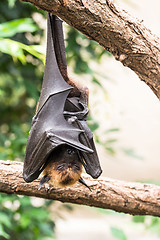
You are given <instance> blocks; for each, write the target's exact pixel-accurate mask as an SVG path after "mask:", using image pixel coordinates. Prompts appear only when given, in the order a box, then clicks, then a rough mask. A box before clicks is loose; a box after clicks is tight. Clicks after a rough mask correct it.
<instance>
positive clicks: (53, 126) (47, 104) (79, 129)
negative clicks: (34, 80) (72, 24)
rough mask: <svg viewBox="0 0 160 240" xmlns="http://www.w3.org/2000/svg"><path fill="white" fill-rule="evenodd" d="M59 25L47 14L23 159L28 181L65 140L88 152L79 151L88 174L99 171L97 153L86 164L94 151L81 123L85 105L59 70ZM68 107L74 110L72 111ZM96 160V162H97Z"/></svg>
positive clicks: (61, 55)
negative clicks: (42, 69)
mask: <svg viewBox="0 0 160 240" xmlns="http://www.w3.org/2000/svg"><path fill="white" fill-rule="evenodd" d="M57 24H58V25H57ZM61 25H62V24H61V22H60V20H59V22H58V18H57V17H56V18H54V19H53V18H52V15H49V16H48V34H47V54H46V64H45V72H44V79H43V84H42V91H41V95H40V100H39V106H38V111H37V113H36V115H35V116H34V118H33V121H32V128H31V130H30V133H29V138H28V141H27V147H26V155H25V160H24V168H23V177H24V179H25V181H27V182H31V181H33V180H34V179H36V178H37V177H38V176H39V174H40V173H41V172H42V171H43V169H44V167H45V163H46V161H47V159H48V157H49V155H50V153H51V152H52V151H53V150H54V149H55V148H56V147H58V146H60V145H62V144H67V145H69V146H72V147H74V148H76V149H77V150H78V152H80V153H84V152H85V153H86V154H87V155H86V156H83V155H82V156H83V158H84V162H85V164H84V167H85V169H86V171H87V172H88V173H89V174H90V175H91V176H93V177H98V175H100V171H101V169H100V166H99V161H98V160H97V159H98V157H96V159H95V164H94V163H93V167H90V166H89V165H90V164H92V162H94V160H91V158H92V157H91V158H88V154H89V153H91V154H92V153H93V151H94V147H93V146H92V144H90V142H91V141H90V138H89V135H90V133H89V130H88V128H87V131H86V125H85V123H84V119H85V118H86V115H87V112H88V108H85V107H82V105H83V103H80V101H79V100H78V99H76V98H75V99H70V98H69V97H68V95H69V93H70V91H71V89H72V88H73V87H71V86H70V85H69V84H67V83H66V82H65V80H64V79H63V77H62V75H61V72H60V70H59V66H58V64H61V63H62V64H64V68H65V69H66V68H67V65H66V59H65V52H64V43H63V41H62V40H63V39H62V37H61V36H63V35H62V34H63V32H62V26H61ZM57 29H58V30H57ZM56 31H60V32H59V36H60V39H57V37H56V36H57V34H55V32H56ZM57 59H58V60H57ZM58 61H59V63H58ZM67 103H68V104H67ZM71 105H72V107H71V108H70V106H71ZM66 106H68V107H69V108H68V107H66ZM86 109H87V112H86ZM64 110H65V112H67V113H68V114H69V115H68V116H66V117H65V114H64V113H63V112H64ZM70 110H71V112H72V111H73V112H72V113H71V112H70ZM74 112H75V113H74ZM76 113H77V116H76ZM73 118H76V119H77V121H78V124H80V123H79V122H80V121H79V120H78V118H79V119H80V120H81V125H80V126H79V125H78V124H77V123H76V122H75V121H71V120H72V119H73ZM85 131H86V132H85ZM82 136H83V137H82ZM84 139H87V140H84ZM88 141H89V142H88ZM95 153H96V152H95ZM95 153H94V154H95ZM97 161H98V162H97ZM96 163H98V164H97V165H96ZM97 167H98V168H97ZM96 168H97V169H98V174H97V169H96Z"/></svg>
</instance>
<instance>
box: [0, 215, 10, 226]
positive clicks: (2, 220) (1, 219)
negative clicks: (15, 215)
mask: <svg viewBox="0 0 160 240" xmlns="http://www.w3.org/2000/svg"><path fill="white" fill-rule="evenodd" d="M0 224H3V225H5V226H7V227H11V222H10V218H9V217H8V216H7V215H6V214H5V213H3V212H1V213H0Z"/></svg>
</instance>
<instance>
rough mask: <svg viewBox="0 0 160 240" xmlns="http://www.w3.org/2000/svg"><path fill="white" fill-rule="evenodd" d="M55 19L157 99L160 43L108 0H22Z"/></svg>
mask: <svg viewBox="0 0 160 240" xmlns="http://www.w3.org/2000/svg"><path fill="white" fill-rule="evenodd" d="M22 1H26V2H31V3H33V4H34V5H36V6H37V7H39V8H41V9H44V10H46V11H48V12H52V13H53V14H55V15H57V16H59V17H60V18H62V19H63V20H64V21H66V22H67V23H68V24H69V25H71V26H73V27H74V28H76V29H78V30H79V31H81V32H82V33H84V34H85V35H86V36H88V37H89V38H90V39H92V40H95V41H97V42H98V43H99V44H100V45H102V46H103V47H104V48H105V49H106V50H107V51H109V52H111V53H112V54H113V55H114V56H115V58H116V59H117V60H119V61H121V62H122V63H123V65H124V66H127V67H129V68H131V69H132V70H133V71H134V72H135V73H136V74H137V75H138V76H139V78H140V79H141V80H143V81H144V82H145V83H146V84H147V85H148V86H149V87H150V88H151V89H152V90H153V91H154V93H155V94H156V95H157V97H158V98H159V99H160V41H159V39H158V37H156V36H155V35H153V34H152V33H151V31H150V30H149V29H147V28H146V27H145V26H144V25H143V24H142V21H140V20H138V19H136V18H134V17H132V16H131V15H129V14H128V13H127V12H126V11H124V10H121V9H119V8H118V7H116V5H115V4H113V3H112V1H111V0H52V1H50V0H22Z"/></svg>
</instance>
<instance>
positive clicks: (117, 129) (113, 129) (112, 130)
mask: <svg viewBox="0 0 160 240" xmlns="http://www.w3.org/2000/svg"><path fill="white" fill-rule="evenodd" d="M118 131H120V129H119V128H110V129H108V130H107V131H106V133H109V132H118Z"/></svg>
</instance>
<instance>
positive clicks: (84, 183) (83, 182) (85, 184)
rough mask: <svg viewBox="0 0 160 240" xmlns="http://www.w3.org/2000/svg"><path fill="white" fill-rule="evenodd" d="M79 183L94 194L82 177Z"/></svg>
mask: <svg viewBox="0 0 160 240" xmlns="http://www.w3.org/2000/svg"><path fill="white" fill-rule="evenodd" d="M79 182H80V183H82V184H83V185H84V186H86V187H87V188H88V189H89V190H90V191H91V192H92V190H91V189H90V187H89V186H88V185H87V183H86V182H85V181H84V179H83V178H82V177H80V179H79Z"/></svg>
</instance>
